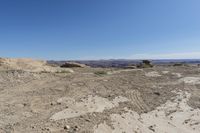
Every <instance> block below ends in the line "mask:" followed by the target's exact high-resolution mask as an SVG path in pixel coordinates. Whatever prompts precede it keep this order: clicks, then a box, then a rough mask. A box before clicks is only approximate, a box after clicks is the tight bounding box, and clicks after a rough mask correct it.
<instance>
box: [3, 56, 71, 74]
mask: <svg viewBox="0 0 200 133" xmlns="http://www.w3.org/2000/svg"><path fill="white" fill-rule="evenodd" d="M0 66H1V67H3V68H5V69H9V70H23V71H29V72H62V71H68V72H73V70H72V69H69V68H68V69H67V68H65V69H64V68H60V67H52V66H49V65H48V64H47V62H46V61H44V60H33V59H27V58H20V59H18V58H15V59H14V58H0Z"/></svg>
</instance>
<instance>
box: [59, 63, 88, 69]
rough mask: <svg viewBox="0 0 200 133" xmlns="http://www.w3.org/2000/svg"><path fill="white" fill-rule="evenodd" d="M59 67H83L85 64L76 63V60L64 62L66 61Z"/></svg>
mask: <svg viewBox="0 0 200 133" xmlns="http://www.w3.org/2000/svg"><path fill="white" fill-rule="evenodd" d="M60 67H62V68H73V67H81V68H84V67H86V65H85V64H80V63H77V62H66V63H64V64H62V65H61V66H60Z"/></svg>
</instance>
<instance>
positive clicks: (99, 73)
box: [94, 71, 107, 76]
mask: <svg viewBox="0 0 200 133" xmlns="http://www.w3.org/2000/svg"><path fill="white" fill-rule="evenodd" d="M94 74H96V75H99V76H102V75H106V74H107V72H105V71H96V72H94Z"/></svg>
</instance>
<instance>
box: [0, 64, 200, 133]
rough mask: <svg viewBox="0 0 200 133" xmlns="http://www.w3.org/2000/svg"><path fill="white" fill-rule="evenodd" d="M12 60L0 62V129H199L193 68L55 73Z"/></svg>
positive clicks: (167, 132)
mask: <svg viewBox="0 0 200 133" xmlns="http://www.w3.org/2000/svg"><path fill="white" fill-rule="evenodd" d="M10 62H11V63H8V62H7V61H6V63H5V62H4V63H2V62H1V63H0V64H1V66H0V103H1V104H0V133H66V132H67V133H76V132H77V133H93V132H95V133H154V132H155V133H180V132H183V133H199V132H200V116H199V115H200V102H199V101H200V76H199V74H200V69H199V68H198V67H197V66H196V67H194V66H187V67H168V66H166V67H164V66H156V67H154V68H149V69H148V68H147V69H127V70H123V69H102V68H95V69H94V68H73V71H71V70H72V69H69V70H70V71H63V72H58V71H57V70H60V69H61V68H57V67H52V66H49V65H48V64H46V63H44V62H43V63H41V62H40V61H39V62H37V61H33V62H32V61H31V60H28V61H25V60H20V61H13V62H14V63H13V62H12V60H10ZM16 62H17V63H16ZM5 64H6V65H5ZM15 67H16V68H17V69H15ZM46 67H47V68H48V69H45V68H46ZM23 68H24V69H23ZM52 69H53V70H55V69H56V71H51V70H52ZM36 70H37V71H36ZM43 70H45V71H43ZM48 70H49V71H48ZM61 70H63V69H61ZM99 71H101V72H102V71H105V72H106V73H103V74H97V73H98V72H99Z"/></svg>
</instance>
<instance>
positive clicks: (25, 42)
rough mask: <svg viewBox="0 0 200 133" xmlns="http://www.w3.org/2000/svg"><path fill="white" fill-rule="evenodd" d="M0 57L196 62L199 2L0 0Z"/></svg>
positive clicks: (199, 53) (199, 37)
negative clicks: (179, 60)
mask: <svg viewBox="0 0 200 133" xmlns="http://www.w3.org/2000/svg"><path fill="white" fill-rule="evenodd" d="M0 57H32V58H41V59H109V58H126V59H135V58H200V1H199V0H0Z"/></svg>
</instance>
